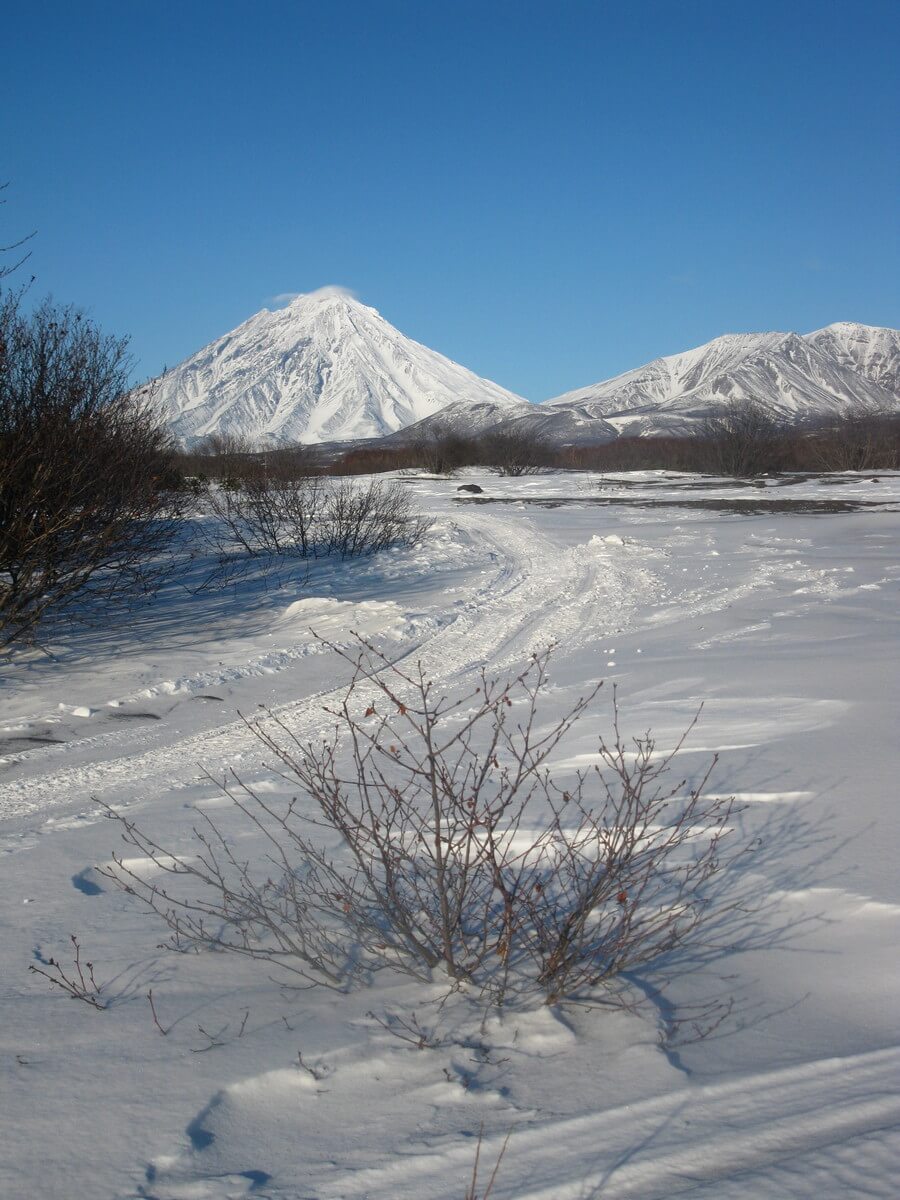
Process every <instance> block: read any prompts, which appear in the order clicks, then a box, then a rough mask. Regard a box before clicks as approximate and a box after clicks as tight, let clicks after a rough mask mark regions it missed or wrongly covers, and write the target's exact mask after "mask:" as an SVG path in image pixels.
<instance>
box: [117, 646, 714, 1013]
mask: <svg viewBox="0 0 900 1200" xmlns="http://www.w3.org/2000/svg"><path fill="white" fill-rule="evenodd" d="M332 649H333V650H335V651H336V652H337V653H338V654H341V655H342V656H343V657H344V658H346V659H347V661H348V662H350V663H351V664H352V668H353V677H352V680H351V683H350V684H349V686H348V688H347V691H346V693H345V695H344V698H343V701H342V702H341V704H340V705H339V706H338V707H337V708H336V709H334V710H333V716H334V719H335V730H334V733H333V735H332V736H331V737H330V738H326V739H324V740H322V741H320V742H316V743H303V742H300V741H299V740H298V739H297V738H296V737H294V736H293V735H292V733H291V731H290V729H289V728H287V727H286V726H285V725H284V724H283V723H282V722H281V721H279V720H278V719H276V718H274V717H270V718H268V719H265V718H263V719H261V720H257V721H254V722H252V723H250V727H251V728H252V729H253V731H254V732H255V733H256V734H257V736H258V737H259V738H260V739H261V741H262V742H263V744H264V745H265V746H266V747H267V748H268V750H269V751H270V752H271V753H272V754H273V755H274V756H275V759H276V760H277V762H278V763H279V764H280V766H279V769H280V772H281V774H282V775H283V777H284V778H285V779H286V780H287V781H288V782H289V783H290V786H291V788H292V789H294V791H295V794H294V795H293V797H292V799H291V800H290V801H287V802H280V801H275V800H272V799H270V798H267V797H266V796H265V795H261V794H258V793H256V792H254V791H253V789H252V788H250V787H249V786H248V785H245V784H244V783H243V782H242V781H241V780H240V779H239V778H237V777H233V778H232V779H231V780H226V781H225V782H224V783H223V784H222V785H221V787H222V790H223V791H224V792H225V793H226V795H228V796H229V797H230V798H231V800H232V801H233V803H234V805H235V806H236V807H237V809H238V810H239V811H240V812H241V813H242V814H243V816H244V817H245V818H246V819H247V820H248V821H249V822H250V823H251V824H252V826H253V827H254V828H255V829H256V830H257V831H258V833H259V834H260V835H261V836H262V838H263V839H264V842H265V845H266V847H267V860H266V863H265V864H264V866H263V868H262V871H261V872H257V871H256V870H254V869H253V868H251V866H250V865H249V864H248V863H247V862H245V861H244V860H243V859H242V858H238V857H237V856H236V854H235V851H234V850H233V848H232V846H231V844H230V842H229V840H228V838H227V837H226V836H225V834H224V832H223V831H222V830H221V829H220V827H219V826H218V825H217V824H216V823H215V822H214V821H213V820H212V819H211V818H209V817H208V816H207V815H206V814H205V813H204V814H203V818H202V820H203V824H202V825H201V826H199V827H198V828H197V829H196V830H195V835H196V839H197V848H198V854H197V856H196V858H195V859H188V858H179V857H178V856H172V855H171V854H170V852H169V851H168V850H166V849H164V848H163V847H162V846H161V845H160V844H158V843H157V842H156V841H155V840H154V839H153V838H151V837H150V836H149V835H147V834H146V833H144V832H142V831H140V830H139V829H137V827H136V826H135V825H134V823H133V822H131V821H129V820H128V819H127V818H126V817H124V816H123V815H122V814H120V813H117V812H113V811H112V810H111V809H109V808H108V807H107V806H104V807H105V808H106V811H107V813H108V815H110V816H111V817H114V818H115V819H116V820H117V821H118V823H119V824H120V826H121V828H122V834H123V837H124V839H125V841H126V843H128V844H129V845H131V846H133V847H135V848H136V849H137V850H138V851H139V853H140V855H141V856H144V857H147V858H150V859H151V860H152V861H153V862H154V864H155V865H156V866H157V867H158V868H159V870H160V871H161V872H162V873H163V875H164V876H165V875H168V876H169V877H179V878H181V879H183V880H184V881H185V882H186V883H188V884H189V885H190V889H189V891H188V893H187V894H182V895H179V896H176V895H174V894H173V893H171V892H170V891H169V890H168V888H167V887H164V886H161V885H160V884H159V883H158V882H155V881H150V882H148V881H147V880H145V879H144V878H142V877H140V876H138V875H136V874H135V873H134V872H132V871H131V870H130V869H129V868H128V866H127V865H126V861H125V860H124V859H122V858H121V857H118V856H116V857H114V864H115V865H114V867H113V868H111V869H110V872H109V873H110V877H111V878H113V879H114V880H115V881H116V882H117V883H118V884H119V885H120V886H122V887H124V888H125V889H126V890H127V891H129V892H132V893H134V894H135V895H137V896H139V897H140V898H141V899H142V900H143V901H144V903H145V904H146V905H148V906H149V908H151V909H152V910H153V911H154V912H156V913H157V914H159V915H160V916H161V917H162V918H163V920H164V921H165V922H166V924H167V925H168V926H169V928H170V929H171V931H172V933H173V937H174V941H175V943H176V944H177V945H178V946H180V947H185V946H214V947H216V948H220V949H227V950H232V951H236V952H238V953H241V954H244V955H248V956H250V957H252V958H257V959H261V960H263V961H266V962H267V963H269V964H271V965H278V966H280V967H282V968H285V969H287V970H289V971H292V972H293V973H294V974H295V975H298V976H300V977H302V978H303V979H304V980H309V981H310V982H318V983H325V984H328V985H330V986H346V985H347V984H348V983H349V982H351V981H352V980H353V979H354V978H357V977H360V976H366V975H368V974H369V973H370V972H372V971H375V970H378V969H381V968H384V967H391V968H394V969H396V970H399V971H401V972H403V973H406V974H408V975H411V976H414V977H417V978H422V979H427V978H429V977H430V976H431V973H432V972H433V971H434V970H436V969H437V970H440V971H441V972H443V973H444V974H445V975H446V976H447V977H449V979H450V980H452V981H454V983H455V984H456V985H462V984H467V985H470V986H472V987H474V988H475V989H476V990H477V991H478V992H479V993H481V994H483V995H484V996H485V997H486V998H487V999H488V1000H489V1001H490V1002H492V1003H494V1004H498V1005H499V1004H504V1003H509V1002H513V1001H514V1000H517V999H523V998H524V999H527V998H528V997H531V996H533V995H534V994H535V993H538V994H541V993H542V994H543V996H544V999H545V1001H546V1002H547V1003H555V1002H557V1001H560V1000H564V999H567V998H573V997H582V998H586V997H588V996H590V995H596V994H597V992H596V989H598V988H601V989H604V994H605V995H612V991H613V989H612V988H611V986H610V985H611V984H612V981H614V980H615V979H616V978H617V977H618V976H619V975H621V973H622V972H625V971H628V970H629V969H633V968H635V967H638V966H640V965H642V964H646V963H649V962H651V961H653V960H654V959H657V958H659V957H660V956H661V955H664V954H668V953H669V952H671V951H673V950H676V949H678V948H679V947H680V946H682V945H683V944H685V943H687V942H689V941H691V939H694V938H696V937H697V936H699V937H700V938H702V936H703V927H704V923H705V922H707V921H709V920H710V919H711V918H712V917H715V916H718V915H721V913H722V910H723V904H724V901H723V900H722V889H721V888H715V889H714V888H712V887H707V885H711V884H712V883H713V882H720V881H719V880H718V876H719V875H720V874H721V873H722V872H723V871H724V870H725V869H726V868H727V866H728V865H729V857H728V856H727V855H725V854H723V848H724V847H723V843H725V842H726V841H727V839H728V836H729V834H730V832H731V827H730V824H729V822H730V819H731V816H732V801H731V800H729V799H726V798H723V797H720V796H710V797H705V796H704V794H703V786H704V784H705V782H706V778H707V777H708V772H707V775H705V776H704V777H703V779H701V780H700V782H699V783H698V784H696V785H695V786H691V787H687V786H686V784H685V782H684V781H683V780H681V781H675V782H671V781H670V780H669V776H670V773H671V768H672V765H673V760H674V757H675V755H676V754H677V753H678V751H679V750H680V748H681V745H682V743H683V740H684V739H683V738H682V739H681V741H679V742H678V744H677V745H676V746H674V747H672V748H671V749H668V750H666V751H659V750H658V749H657V747H656V744H655V742H654V740H653V739H652V737H651V736H650V735H649V734H646V735H644V736H642V737H638V738H636V739H633V740H631V741H626V739H625V738H624V737H623V736H622V734H621V732H620V729H619V723H618V709H617V707H616V705H615V703H614V720H613V737H612V739H611V740H610V741H607V740H606V739H604V738H603V737H601V738H600V740H599V748H598V757H599V763H598V766H597V767H596V768H595V769H594V770H592V771H590V772H587V773H584V774H579V775H577V776H575V777H574V779H573V780H572V782H571V783H570V785H569V786H568V787H563V786H562V785H559V784H557V783H556V782H555V781H554V779H553V778H552V776H551V774H550V773H549V771H548V769H547V764H548V762H549V759H550V756H551V754H552V753H553V751H554V750H555V748H556V747H557V746H558V745H559V743H560V740H561V739H562V738H563V737H564V736H565V734H566V733H567V732H568V731H569V729H571V727H572V726H573V724H574V723H575V722H576V721H578V720H579V719H580V718H581V717H582V716H583V715H584V714H585V712H586V711H587V710H588V708H589V706H590V704H591V702H592V701H593V699H594V697H595V696H596V693H597V691H598V690H599V685H598V687H597V688H594V689H593V690H592V692H591V693H590V694H589V695H588V696H587V697H585V698H583V699H580V700H579V701H578V702H577V703H576V704H574V705H573V706H572V707H571V709H569V710H568V711H567V712H565V713H564V715H563V716H562V717H560V718H558V719H556V720H554V721H553V722H552V723H551V724H550V726H549V727H546V728H543V727H542V726H541V723H540V721H539V706H540V700H541V696H542V693H543V692H544V691H545V689H546V687H547V682H548V676H547V669H548V655H547V654H543V655H539V656H536V657H535V658H534V659H533V660H532V661H531V662H530V664H529V665H528V666H527V667H526V668H525V670H523V671H522V672H521V673H520V674H519V675H517V676H515V677H514V678H512V679H509V680H506V681H498V680H496V679H490V678H489V677H487V676H486V675H482V677H481V680H480V682H479V683H478V685H477V686H476V687H474V688H473V689H472V690H471V691H469V692H468V693H466V694H465V695H462V696H460V697H458V698H455V699H454V698H450V697H448V696H446V695H444V694H442V693H441V692H440V691H438V690H437V689H436V688H435V686H434V684H433V683H432V682H431V681H430V680H429V679H428V678H427V676H426V675H425V673H424V671H423V669H422V668H421V667H418V668H416V669H414V670H411V671H405V670H403V669H402V668H401V667H399V666H398V665H396V664H393V663H391V662H389V661H388V660H387V659H386V658H385V657H384V656H382V655H381V654H379V653H378V652H377V651H376V650H375V649H374V648H373V647H372V646H370V645H368V644H367V643H365V642H361V644H360V646H359V648H358V651H357V652H354V653H352V654H351V653H348V652H344V651H343V650H341V649H340V648H338V647H332ZM330 711H331V710H330ZM692 727H693V724H692V725H691V726H690V727H689V730H688V731H687V732H689V731H690V728H692ZM685 736H686V735H685ZM316 830H319V833H318V834H317V833H316ZM335 834H337V835H338V837H339V846H338V848H337V849H336V850H331V849H329V848H328V844H329V842H331V843H333V841H334V835H335ZM323 835H324V836H323Z"/></svg>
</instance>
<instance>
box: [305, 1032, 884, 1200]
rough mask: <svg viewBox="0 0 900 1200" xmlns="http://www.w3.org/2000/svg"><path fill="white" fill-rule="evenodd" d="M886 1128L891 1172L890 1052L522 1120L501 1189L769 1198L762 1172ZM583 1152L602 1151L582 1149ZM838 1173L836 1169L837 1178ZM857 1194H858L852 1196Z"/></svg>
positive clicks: (533, 1195) (452, 1171) (455, 1161)
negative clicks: (731, 1185) (726, 1191)
mask: <svg viewBox="0 0 900 1200" xmlns="http://www.w3.org/2000/svg"><path fill="white" fill-rule="evenodd" d="M885 1132H889V1133H891V1135H892V1137H891V1140H892V1142H893V1145H894V1146H895V1147H896V1149H895V1151H894V1155H893V1156H894V1157H895V1159H896V1161H897V1164H898V1166H900V1047H896V1046H894V1047H890V1048H887V1049H884V1050H876V1051H872V1052H869V1053H863V1054H858V1055H853V1056H849V1057H843V1058H833V1059H824V1060H818V1061H814V1062H811V1063H805V1064H803V1065H801V1066H794V1067H787V1068H782V1069H780V1070H775V1071H766V1072H763V1073H761V1074H759V1075H753V1076H749V1077H746V1078H740V1079H734V1080H730V1081H728V1082H725V1083H719V1084H708V1085H705V1086H698V1087H688V1088H685V1089H683V1090H680V1091H677V1092H673V1093H670V1094H667V1095H664V1096H655V1097H652V1098H650V1099H648V1100H644V1101H639V1102H637V1103H635V1104H629V1105H624V1106H623V1107H621V1108H614V1109H610V1110H607V1111H605V1112H599V1113H591V1114H587V1115H585V1116H581V1117H575V1118H571V1119H567V1120H563V1121H552V1122H547V1123H545V1124H543V1125H540V1124H539V1125H533V1124H529V1125H527V1126H526V1127H524V1128H522V1129H521V1131H520V1132H518V1133H514V1134H513V1136H512V1138H511V1140H510V1144H509V1148H508V1151H507V1154H506V1156H505V1158H504V1166H503V1168H502V1173H501V1176H500V1184H501V1187H500V1191H501V1193H502V1194H503V1195H509V1196H515V1197H516V1200H593V1198H596V1200H667V1198H668V1197H672V1196H681V1195H689V1194H690V1193H691V1192H694V1191H698V1192H699V1191H702V1192H703V1193H704V1194H706V1195H715V1194H717V1193H715V1192H710V1191H707V1186H706V1185H711V1184H719V1185H724V1184H725V1182H726V1181H729V1180H734V1179H735V1178H736V1177H740V1176H749V1177H750V1178H748V1179H747V1187H748V1190H747V1191H746V1192H745V1193H743V1194H744V1195H746V1196H747V1197H750V1196H761V1195H772V1194H774V1192H773V1191H771V1190H769V1189H768V1188H767V1187H766V1180H765V1172H766V1171H767V1170H768V1169H769V1168H771V1167H774V1166H777V1164H779V1163H780V1162H782V1161H784V1160H796V1159H797V1158H798V1157H800V1156H803V1155H807V1156H808V1155H814V1154H815V1152H816V1151H825V1150H826V1149H828V1148H833V1147H834V1146H835V1145H836V1144H845V1143H852V1142H853V1141H854V1140H857V1139H863V1138H866V1137H867V1136H869V1135H872V1134H876V1133H885ZM503 1138H504V1135H494V1136H492V1137H487V1138H485V1139H484V1145H483V1146H482V1149H481V1159H482V1162H484V1163H486V1164H491V1165H492V1164H493V1163H494V1162H495V1161H496V1159H497V1156H498V1155H499V1153H500V1149H501V1146H502V1144H503ZM590 1147H599V1148H600V1149H599V1151H598V1150H593V1149H586V1148H590ZM866 1158H867V1150H866V1148H865V1147H861V1148H860V1150H859V1161H858V1163H856V1164H855V1165H852V1166H851V1167H850V1173H851V1175H852V1174H853V1173H854V1172H855V1173H856V1174H857V1175H858V1177H859V1182H860V1184H863V1183H864V1181H865V1177H866V1174H867V1166H866ZM471 1159H472V1147H471V1145H465V1146H461V1147H458V1148H457V1147H454V1148H453V1149H452V1150H449V1151H444V1152H442V1153H440V1154H435V1155H428V1154H425V1155H417V1156H413V1157H411V1158H405V1157H404V1158H399V1157H398V1158H397V1159H395V1160H394V1161H392V1162H391V1163H390V1165H387V1166H383V1167H378V1168H374V1169H373V1170H370V1171H362V1172H359V1173H357V1174H355V1175H353V1176H352V1177H345V1178H343V1179H340V1180H335V1182H334V1185H333V1186H329V1187H327V1188H326V1190H324V1191H323V1192H322V1197H323V1200H338V1198H340V1200H352V1198H354V1197H359V1198H362V1197H370V1198H373V1200H374V1198H375V1197H379V1198H380V1197H385V1200H386V1198H387V1197H389V1196H390V1197H391V1198H392V1200H412V1197H414V1196H415V1197H419V1196H422V1197H425V1196H428V1197H430V1196H438V1195H443V1194H444V1193H443V1192H442V1191H441V1190H440V1187H441V1181H443V1182H444V1184H445V1185H446V1181H447V1180H448V1179H449V1178H460V1179H462V1178H465V1177H466V1168H467V1166H468V1169H469V1170H471ZM847 1169H848V1168H847V1164H846V1163H845V1164H844V1176H845V1179H846V1171H847ZM517 1182H518V1186H516V1183H517ZM761 1188H762V1189H765V1190H760V1189H761ZM754 1189H755V1190H754ZM863 1193H865V1188H862V1191H861V1192H854V1193H852V1194H863ZM779 1194H781V1193H779ZM845 1194H851V1193H845ZM865 1194H868V1193H865Z"/></svg>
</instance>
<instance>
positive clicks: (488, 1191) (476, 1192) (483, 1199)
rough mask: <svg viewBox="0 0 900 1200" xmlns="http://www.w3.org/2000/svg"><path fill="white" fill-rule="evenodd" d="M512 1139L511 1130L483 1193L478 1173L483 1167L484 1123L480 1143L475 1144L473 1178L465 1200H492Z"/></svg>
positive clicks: (504, 1140)
mask: <svg viewBox="0 0 900 1200" xmlns="http://www.w3.org/2000/svg"><path fill="white" fill-rule="evenodd" d="M511 1137H512V1130H510V1131H509V1132H508V1133H507V1135H506V1137H505V1138H504V1139H503V1145H502V1146H501V1147H500V1150H499V1152H498V1154H497V1157H496V1159H495V1160H494V1166H493V1169H492V1170H491V1173H490V1176H489V1177H488V1181H487V1185H486V1186H485V1189H484V1191H481V1190H480V1183H479V1179H478V1172H479V1170H480V1167H481V1153H482V1150H483V1149H484V1122H483V1121H482V1123H481V1127H480V1128H479V1130H478V1141H477V1142H476V1143H475V1161H474V1163H473V1164H472V1178H471V1179H470V1180H469V1184H468V1187H467V1188H466V1192H465V1196H464V1200H490V1198H491V1196H492V1195H493V1193H494V1184H495V1183H496V1182H497V1175H498V1174H499V1172H500V1167H501V1166H502V1164H503V1159H504V1157H505V1155H506V1151H507V1148H508V1146H509V1139H510V1138H511Z"/></svg>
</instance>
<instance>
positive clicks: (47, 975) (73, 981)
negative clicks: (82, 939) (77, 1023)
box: [28, 933, 107, 1009]
mask: <svg viewBox="0 0 900 1200" xmlns="http://www.w3.org/2000/svg"><path fill="white" fill-rule="evenodd" d="M69 940H70V942H71V943H72V947H73V949H72V966H71V967H69V968H66V967H64V966H63V965H62V963H61V962H60V961H59V959H56V958H48V959H46V960H44V959H41V964H42V965H41V966H36V965H35V964H34V963H32V964H31V966H30V967H29V968H28V970H29V971H31V972H32V973H33V974H34V975H40V976H42V977H43V978H44V979H47V980H49V981H50V983H51V984H52V985H53V986H54V987H57V988H59V989H60V990H61V991H63V992H65V993H66V995H67V996H71V998H72V999H73V1000H82V1001H84V1003H85V1004H87V1005H88V1006H89V1007H90V1008H96V1009H104V1008H106V1007H107V1002H106V1000H105V999H104V998H103V996H102V994H101V993H102V990H103V985H102V984H99V983H98V982H97V980H96V979H95V978H94V964H93V963H91V962H86V963H84V964H82V961H81V946H80V944H79V942H78V938H77V937H76V936H75V934H74V933H72V934H70V935H69Z"/></svg>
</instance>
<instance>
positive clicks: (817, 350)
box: [540, 323, 900, 441]
mask: <svg viewBox="0 0 900 1200" xmlns="http://www.w3.org/2000/svg"><path fill="white" fill-rule="evenodd" d="M898 381H900V332H898V331H897V330H892V329H875V328H871V327H869V326H865V325H853V324H849V323H842V324H838V325H830V326H828V327H827V328H826V329H822V330H817V331H816V332H815V333H811V334H807V335H806V336H802V335H800V334H796V333H756V334H726V335H725V336H723V337H719V338H715V339H714V340H713V341H711V342H707V343H706V344H705V345H703V346H698V347H696V348H695V349H693V350H687V351H684V352H683V353H681V354H672V355H668V356H667V357H665V358H658V359H655V360H654V361H653V362H651V363H648V364H647V365H646V366H644V367H639V368H638V369H637V370H634V371H628V372H626V373H625V374H623V375H618V376H616V377H615V378H613V379H608V380H604V381H603V382H600V383H596V384H593V385H591V386H590V387H586V388H580V389H578V390H577V391H574V392H568V393H566V394H565V395H563V396H558V397H556V398H554V399H552V400H547V401H545V402H544V403H543V404H542V405H540V408H541V409H542V410H543V411H545V412H548V413H551V414H553V419H552V420H551V422H550V423H549V425H545V428H546V431H547V433H548V434H549V435H550V436H552V437H553V438H554V440H571V439H569V438H567V437H566V434H567V432H568V431H570V430H571V429H572V428H573V422H575V423H576V425H577V430H578V434H577V439H576V440H587V439H589V438H590V439H592V440H604V441H605V440H609V437H610V436H615V433H616V432H617V433H626V434H629V435H635V434H648V433H661V432H667V433H676V434H677V433H686V432H689V431H690V428H691V427H692V425H694V424H695V423H696V421H697V420H698V419H702V418H703V417H705V416H706V415H708V414H709V413H710V412H714V411H715V409H716V408H719V407H721V406H722V405H723V404H727V403H729V402H731V401H735V400H745V399H752V400H756V401H758V402H759V403H761V404H763V405H765V406H766V407H767V408H768V409H769V410H770V411H771V412H772V413H773V414H774V415H776V416H778V417H780V418H782V419H784V420H788V421H793V420H798V419H802V418H806V417H812V416H818V415H827V414H828V413H835V412H841V411H843V410H845V409H847V408H850V407H855V406H858V405H865V406H872V407H877V408H896V407H898V406H900V400H898ZM610 428H611V429H612V430H613V433H612V434H610Z"/></svg>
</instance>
